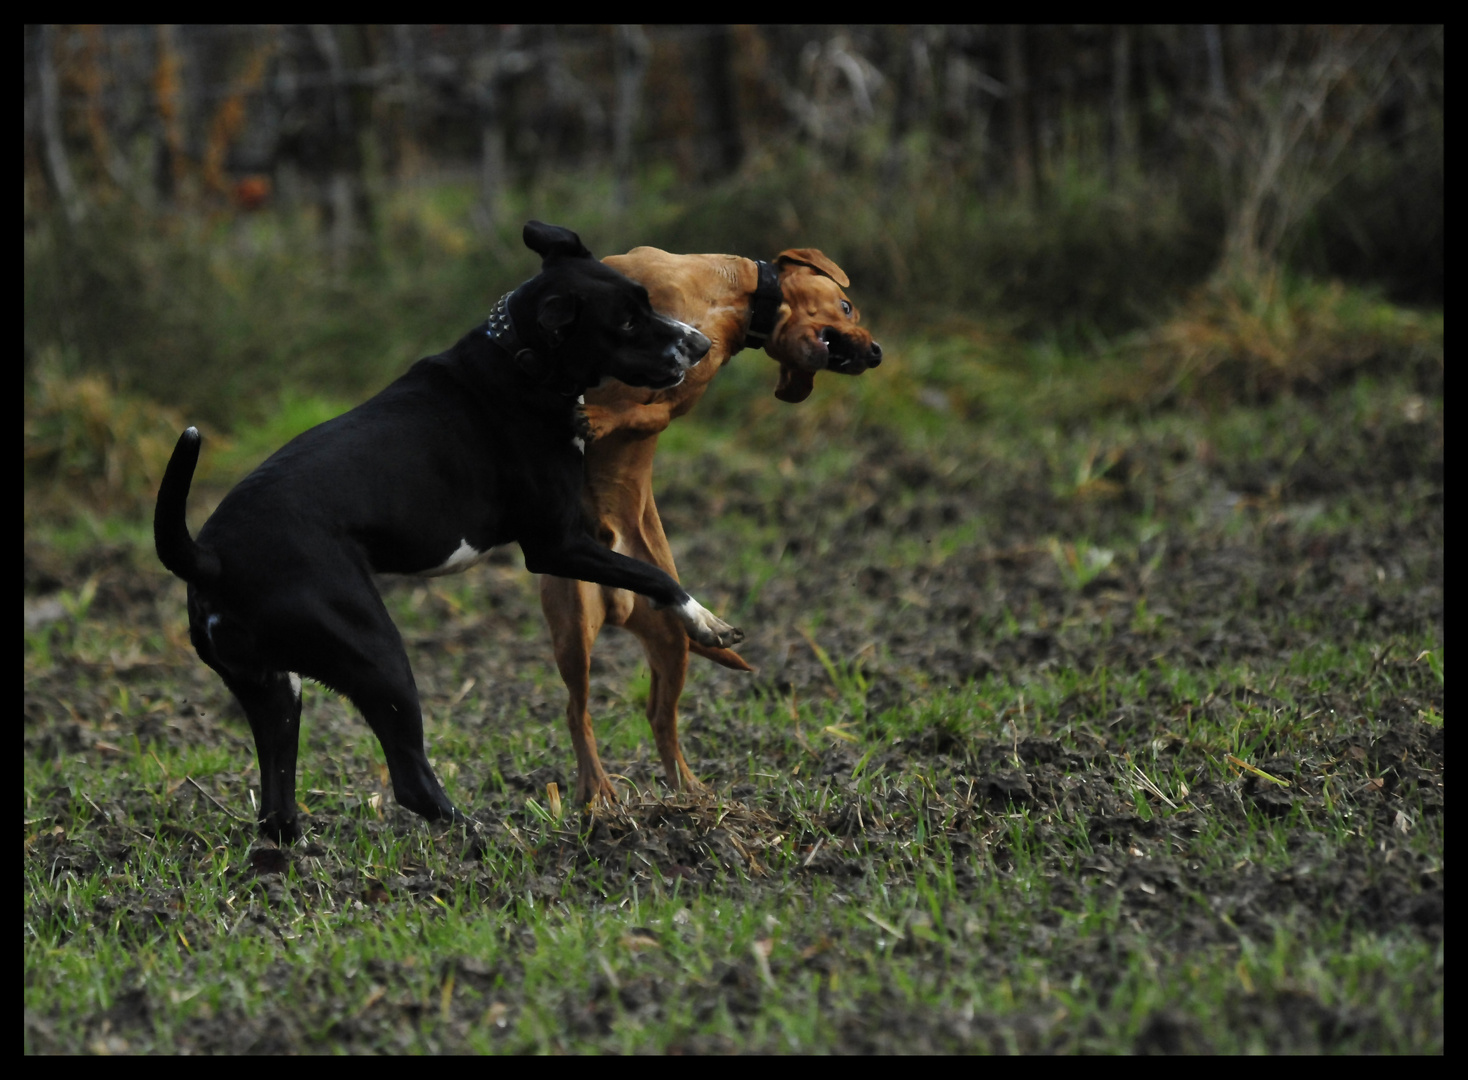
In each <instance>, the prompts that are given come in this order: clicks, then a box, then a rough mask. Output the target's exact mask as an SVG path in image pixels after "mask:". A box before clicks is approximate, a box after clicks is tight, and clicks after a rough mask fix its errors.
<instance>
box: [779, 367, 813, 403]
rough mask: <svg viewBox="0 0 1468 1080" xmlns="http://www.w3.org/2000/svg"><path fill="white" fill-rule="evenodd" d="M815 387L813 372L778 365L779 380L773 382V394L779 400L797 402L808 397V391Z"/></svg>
mask: <svg viewBox="0 0 1468 1080" xmlns="http://www.w3.org/2000/svg"><path fill="white" fill-rule="evenodd" d="M815 388H816V376H815V372H812V371H801V370H800V369H799V368H792V367H786V366H785V365H784V364H781V365H780V381H779V382H778V383H776V384H775V396H776V397H777V398H779V399H780V400H781V401H788V402H790V404H792V405H795V404H798V403H799V402H802V401H804V400H805V399H806V398H808V397H810V392H811V391H812V390H814V389H815Z"/></svg>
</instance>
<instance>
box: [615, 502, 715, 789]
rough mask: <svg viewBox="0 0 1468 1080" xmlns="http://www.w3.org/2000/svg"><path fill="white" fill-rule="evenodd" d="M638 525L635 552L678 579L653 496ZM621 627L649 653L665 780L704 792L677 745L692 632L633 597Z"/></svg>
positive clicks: (651, 712)
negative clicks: (681, 700)
mask: <svg viewBox="0 0 1468 1080" xmlns="http://www.w3.org/2000/svg"><path fill="white" fill-rule="evenodd" d="M638 524H639V527H638V528H637V530H636V532H635V533H634V534H633V535H632V536H631V537H629V540H630V541H631V543H632V548H633V550H632V552H631V554H632V555H633V556H634V557H635V558H639V559H645V560H646V561H647V562H650V563H652V564H653V565H654V566H656V567H659V568H661V569H663V570H666V571H667V572H668V573H669V574H671V575H672V576H673V577H675V578H676V577H677V576H678V568H677V567H676V566H674V565H673V552H672V549H670V548H669V547H668V538H667V536H666V534H664V532H663V523H662V519H661V518H659V517H658V510H657V505H656V504H655V503H654V501H653V498H652V493H651V492H649V493H648V497H647V501H646V502H645V504H644V506H643V513H642V520H641V522H639V523H638ZM623 625H624V626H626V628H627V629H628V630H630V631H632V633H634V634H636V635H637V639H638V640H639V641H640V642H642V650H643V652H644V653H646V654H647V666H648V668H649V670H650V671H651V673H652V680H651V687H650V690H649V693H648V697H647V722H648V724H649V725H650V726H651V727H652V737H653V740H654V741H655V742H656V743H657V748H658V756H659V757H660V758H662V762H663V776H664V778H665V779H666V780H667V782H668V786H669V787H671V788H673V789H674V790H675V791H678V790H682V791H702V790H703V784H701V783H699V781H698V779H697V778H696V777H694V775H693V773H692V771H690V770H689V768H688V762H687V761H685V760H684V758H683V751H682V750H681V749H680V748H679V745H678V699H679V697H681V696H682V694H683V683H684V681H685V680H686V679H687V678H688V645H689V642H688V631H687V630H686V629H685V628H684V627H683V624H682V623H681V622H679V621H678V619H677V617H676V616H674V615H673V613H672V612H670V611H655V610H653V607H652V605H651V604H649V603H648V602H647V600H646V599H644V598H643V597H641V596H634V597H633V603H632V611H631V613H630V614H629V616H628V618H627V620H626V621H625V622H624V623H623Z"/></svg>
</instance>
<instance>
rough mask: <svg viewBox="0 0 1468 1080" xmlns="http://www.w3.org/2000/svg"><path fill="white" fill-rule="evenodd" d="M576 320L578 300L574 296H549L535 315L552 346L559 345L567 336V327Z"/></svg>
mask: <svg viewBox="0 0 1468 1080" xmlns="http://www.w3.org/2000/svg"><path fill="white" fill-rule="evenodd" d="M575 320H576V298H575V297H574V296H547V297H546V298H545V299H544V300H543V301H541V304H540V310H539V311H537V312H536V313H535V321H536V322H538V323H539V324H540V328H541V329H542V330H544V331H545V336H546V337H548V338H549V339H550V343H551V344H552V345H559V344H560V343H561V341H562V340H563V339H564V338H565V336H566V327H568V326H570V325H571V323H573V322H574V321H575Z"/></svg>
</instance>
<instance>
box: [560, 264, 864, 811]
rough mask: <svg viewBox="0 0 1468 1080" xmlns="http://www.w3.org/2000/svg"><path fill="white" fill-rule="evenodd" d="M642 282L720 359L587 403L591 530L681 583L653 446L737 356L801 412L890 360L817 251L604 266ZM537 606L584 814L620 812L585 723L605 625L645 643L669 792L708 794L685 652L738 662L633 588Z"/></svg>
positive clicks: (613, 387)
mask: <svg viewBox="0 0 1468 1080" xmlns="http://www.w3.org/2000/svg"><path fill="white" fill-rule="evenodd" d="M603 261H604V262H606V263H607V264H608V265H609V266H611V267H613V268H614V269H616V270H619V271H621V272H622V273H623V274H626V275H627V276H628V277H630V278H632V280H634V281H637V282H640V283H641V284H642V285H643V286H644V287H645V288H646V289H647V291H648V294H649V296H650V298H651V300H652V304H653V307H654V308H655V309H656V310H657V311H658V312H659V313H660V314H663V315H667V316H670V317H672V318H676V319H678V320H680V321H682V322H685V323H688V324H689V325H690V326H693V327H696V328H697V329H698V330H700V331H702V332H703V333H704V334H705V335H706V336H707V337H708V338H709V339H710V341H712V343H713V344H712V346H711V347H710V349H709V351H708V355H706V356H705V357H704V358H703V359H702V360H701V361H700V362H699V363H697V364H696V365H694V366H693V367H692V368H690V369H689V371H688V374H687V376H686V377H685V378H684V380H683V382H682V383H680V384H679V385H678V386H676V387H673V388H671V389H668V390H660V391H648V390H645V389H636V388H634V387H631V386H627V385H625V384H623V383H620V382H608V383H606V384H604V385H602V386H601V387H598V388H596V389H591V390H588V391H587V392H586V404H585V407H584V412H585V418H586V429H587V430H586V435H587V437H588V439H589V442H588V445H587V447H586V488H585V491H584V493H583V500H584V503H585V507H586V511H587V514H588V515H589V520H592V521H595V522H596V528H597V533H598V536H599V538H600V539H601V541H602V542H603V543H604V544H606V545H607V546H608V547H610V548H612V550H614V551H617V552H620V553H622V554H624V555H631V556H632V557H634V558H637V559H642V560H645V561H646V562H650V563H652V564H653V565H654V566H657V567H659V568H661V569H662V570H665V571H667V572H668V573H669V574H671V575H672V576H673V577H674V578H677V576H678V571H677V568H676V567H675V566H674V565H673V555H672V553H671V552H670V551H669V550H668V541H667V538H666V537H665V536H664V535H663V523H662V521H661V520H660V519H659V518H658V511H657V506H656V505H655V503H654V502H653V495H652V461H653V454H654V453H655V452H656V451H657V445H658V433H659V432H661V431H662V430H663V429H664V428H666V427H667V426H668V424H669V423H671V422H672V421H673V420H674V419H676V418H677V417H679V416H682V415H683V414H684V413H686V412H687V411H688V410H689V409H691V408H693V406H694V404H695V403H696V402H697V401H698V399H699V398H700V397H702V396H703V392H704V391H705V390H706V389H707V388H708V384H709V382H710V381H711V380H712V379H713V377H714V376H715V375H716V374H718V371H719V369H720V368H721V367H723V365H724V364H726V363H727V362H728V361H729V359H730V357H732V356H733V355H734V354H735V353H737V352H739V351H740V350H741V349H743V348H745V347H746V346H748V347H751V348H759V347H763V348H764V350H765V351H766V352H767V353H768V354H769V355H770V356H771V357H773V358H774V359H775V360H776V361H778V362H779V364H780V378H779V383H778V385H777V386H776V389H775V396H776V397H778V398H780V399H781V400H782V401H789V402H798V401H803V400H805V398H806V397H807V396H808V395H809V394H810V392H811V389H812V383H813V380H814V378H815V374H816V372H818V371H836V372H840V373H842V374H847V375H857V374H860V373H861V372H863V371H865V370H866V369H867V368H869V367H875V366H877V365H878V364H879V363H881V362H882V347H881V346H880V345H878V344H877V343H876V342H875V341H873V340H872V335H871V334H870V333H868V332H867V331H866V330H864V329H862V328H861V327H860V326H858V325H857V322H858V320H859V319H860V318H861V316H860V314H859V313H858V312H857V310H856V308H855V307H854V306H852V303H851V301H850V300H849V299H848V298H847V296H846V294H845V293H844V292H842V291H841V290H842V288H843V287H845V286H847V285H849V284H850V282H849V281H848V280H847V278H846V274H845V273H843V272H842V270H841V268H840V267H839V266H837V265H836V264H835V263H834V262H832V261H831V260H830V259H828V258H826V256H825V255H823V254H821V252H819V251H816V250H815V249H813V248H796V249H794V250H791V251H785V252H782V253H781V254H780V256H779V257H778V258H777V259H776V260H775V262H774V263H759V262H755V261H754V260H751V259H743V258H740V257H738V256H737V255H670V254H669V253H668V252H666V251H659V250H658V249H657V248H650V247H640V248H634V249H633V250H632V251H630V252H628V253H627V254H626V255H613V256H610V257H609V258H607V259H605V260H603ZM540 601H541V607H542V609H543V610H544V611H545V617H546V621H547V622H549V623H550V629H551V638H552V640H553V642H554V644H555V652H556V664H557V666H558V667H559V668H560V671H561V678H563V679H564V680H565V682H566V687H567V689H568V690H569V691H570V700H569V701H568V703H567V706H566V719H567V722H568V723H569V725H570V728H571V741H572V743H573V744H574V745H575V748H576V797H577V798H578V799H579V800H580V801H581V802H582V803H583V804H585V803H588V802H591V801H593V800H595V799H606V800H610V801H615V800H616V793H615V792H614V791H613V789H612V785H611V781H610V780H608V778H607V774H606V770H604V769H603V768H602V764H601V760H600V759H599V758H598V757H597V753H596V736H595V735H593V734H592V730H591V716H590V714H589V713H588V711H587V702H588V699H589V696H590V689H591V680H590V671H591V649H592V645H593V643H594V642H595V641H596V636H597V634H598V633H599V632H600V631H601V628H602V626H603V625H605V624H607V623H610V624H611V625H613V626H621V627H624V628H625V629H627V630H630V631H631V632H632V633H634V634H636V635H637V637H638V639H639V640H640V641H641V642H642V647H643V649H644V651H645V652H646V653H647V662H648V666H649V667H650V668H651V669H652V689H651V693H650V694H649V696H648V702H647V718H648V721H649V723H650V724H651V725H652V733H653V738H654V740H656V742H657V748H658V755H659V756H660V757H661V758H662V761H663V772H664V775H665V776H666V777H667V781H668V784H669V785H670V786H672V787H673V788H675V789H679V788H681V789H686V790H695V789H698V788H699V787H701V785H700V784H699V782H698V781H697V780H696V779H695V778H694V776H693V774H692V773H691V772H689V770H688V763H687V762H686V761H684V760H683V751H682V750H681V749H680V748H679V746H678V698H679V697H680V696H681V695H682V693H683V682H684V679H685V677H686V676H687V672H688V652H689V650H690V648H691V649H692V650H693V651H694V652H697V653H698V654H699V655H700V656H704V657H707V658H708V659H710V660H713V661H715V662H716V663H719V664H722V665H723V666H724V667H728V668H734V669H735V670H738V671H750V670H752V669H751V668H750V666H749V665H748V664H746V663H745V662H744V660H743V659H742V658H741V657H740V656H739V655H738V654H737V653H735V652H733V651H732V650H730V649H718V648H708V647H705V646H703V645H699V644H698V643H696V642H690V640H689V638H688V633H687V631H686V630H685V629H684V628H683V625H682V624H681V623H680V622H679V621H678V620H677V618H675V617H674V616H673V613H672V612H670V611H666V610H655V609H654V608H653V607H652V606H651V605H650V604H649V603H648V602H647V601H646V600H645V599H643V598H642V597H641V596H638V595H636V594H635V593H631V592H628V591H626V590H624V589H611V588H604V587H602V586H600V585H592V584H588V583H586V582H581V581H571V580H568V579H566V578H558V577H550V576H546V577H542V578H541V581H540Z"/></svg>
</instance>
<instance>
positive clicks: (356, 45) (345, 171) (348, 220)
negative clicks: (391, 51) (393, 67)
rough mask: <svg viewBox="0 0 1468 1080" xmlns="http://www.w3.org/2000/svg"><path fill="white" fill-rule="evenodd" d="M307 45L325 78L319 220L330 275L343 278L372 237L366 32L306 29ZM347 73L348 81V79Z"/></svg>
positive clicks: (351, 28)
mask: <svg viewBox="0 0 1468 1080" xmlns="http://www.w3.org/2000/svg"><path fill="white" fill-rule="evenodd" d="M311 40H312V42H313V44H314V45H315V46H316V49H317V52H318V53H319V54H320V56H321V59H322V60H324V61H325V64H326V73H327V77H328V78H327V100H328V110H327V114H328V117H329V119H328V131H329V133H330V134H329V136H328V139H327V146H326V161H325V164H326V185H325V191H324V193H323V198H322V201H321V209H322V219H323V224H324V225H325V227H326V231H327V237H328V243H329V244H330V247H331V254H332V265H333V268H334V270H335V271H336V273H338V274H341V273H344V272H345V270H346V268H347V266H348V265H349V264H350V262H351V260H352V258H353V257H354V255H355V254H356V253H357V252H359V251H360V250H362V249H363V248H364V247H365V246H366V244H367V241H368V239H369V238H370V237H371V236H372V233H373V229H372V220H373V207H372V198H371V195H370V193H369V192H368V190H367V185H366V183H365V177H364V173H365V168H364V160H363V159H364V151H365V150H366V149H367V144H368V140H370V139H371V138H372V131H371V127H372V87H371V84H370V82H369V81H368V80H367V79H366V77H365V76H366V75H367V68H368V67H369V66H370V65H369V53H370V45H369V42H368V39H367V29H366V28H365V27H360V26H347V27H343V28H342V29H341V31H340V33H339V32H338V31H337V29H336V28H334V27H331V26H327V25H325V24H320V23H317V24H313V25H312V26H311ZM349 72H350V75H349Z"/></svg>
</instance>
